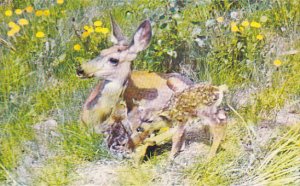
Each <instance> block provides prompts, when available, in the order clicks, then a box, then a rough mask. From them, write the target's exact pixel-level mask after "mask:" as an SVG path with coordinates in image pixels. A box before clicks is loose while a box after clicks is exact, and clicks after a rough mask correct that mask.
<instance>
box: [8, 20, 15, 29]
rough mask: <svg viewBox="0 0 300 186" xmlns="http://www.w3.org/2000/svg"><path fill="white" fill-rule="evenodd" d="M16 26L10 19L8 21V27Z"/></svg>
mask: <svg viewBox="0 0 300 186" xmlns="http://www.w3.org/2000/svg"><path fill="white" fill-rule="evenodd" d="M16 26H17V24H16V23H15V22H12V21H10V22H9V23H8V27H9V28H14V27H16Z"/></svg>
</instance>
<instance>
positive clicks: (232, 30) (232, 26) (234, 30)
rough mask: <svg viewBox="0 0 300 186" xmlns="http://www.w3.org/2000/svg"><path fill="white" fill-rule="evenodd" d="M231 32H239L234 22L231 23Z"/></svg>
mask: <svg viewBox="0 0 300 186" xmlns="http://www.w3.org/2000/svg"><path fill="white" fill-rule="evenodd" d="M230 25H231V32H238V31H239V27H238V26H237V25H236V23H235V22H231V24H230Z"/></svg>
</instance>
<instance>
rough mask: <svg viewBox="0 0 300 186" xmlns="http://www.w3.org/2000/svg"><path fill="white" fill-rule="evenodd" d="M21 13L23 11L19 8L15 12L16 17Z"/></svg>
mask: <svg viewBox="0 0 300 186" xmlns="http://www.w3.org/2000/svg"><path fill="white" fill-rule="evenodd" d="M22 12H23V11H22V10H21V9H19V8H18V9H16V10H15V13H16V14H17V15H20V14H22Z"/></svg>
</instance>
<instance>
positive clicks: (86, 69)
mask: <svg viewBox="0 0 300 186" xmlns="http://www.w3.org/2000/svg"><path fill="white" fill-rule="evenodd" d="M111 24H112V38H113V41H114V45H113V46H112V47H110V48H108V49H104V50H102V51H101V53H100V55H99V56H98V57H96V58H94V59H93V60H91V61H89V62H87V63H84V64H82V65H81V67H80V68H79V69H77V74H78V76H80V77H83V78H91V77H97V78H100V79H102V81H101V82H100V83H99V84H97V86H96V87H95V88H94V90H93V91H92V92H91V94H90V95H89V97H88V98H87V100H86V101H85V103H84V106H83V111H82V114H81V120H82V121H83V123H84V124H86V125H87V126H89V127H97V126H98V125H101V124H102V123H103V122H104V121H105V120H106V119H107V118H108V117H109V116H110V114H111V111H112V109H113V108H114V107H115V106H116V103H117V102H118V100H119V97H120V96H121V94H122V93H124V99H125V102H126V105H127V107H128V112H130V113H131V115H132V116H134V117H132V122H131V123H132V124H133V125H132V126H131V128H132V130H136V127H135V125H134V124H135V123H139V121H135V120H139V117H137V115H138V114H139V113H138V112H137V110H138V109H137V108H136V107H137V105H136V104H135V101H138V102H139V103H140V104H139V106H142V107H143V108H144V110H145V111H149V110H160V109H161V108H162V107H163V106H164V105H165V104H166V103H167V102H168V100H169V99H170V98H171V96H172V95H173V94H174V90H177V89H183V88H185V87H186V86H187V85H189V84H192V82H191V81H190V80H189V79H188V78H185V77H183V76H181V75H179V74H177V73H171V74H160V73H153V72H147V71H132V69H131V67H132V61H133V60H134V59H135V58H136V57H137V54H138V53H139V52H140V51H142V50H144V49H145V48H146V47H147V46H148V44H149V42H150V40H151V36H152V33H151V24H150V21H148V20H145V21H143V22H142V23H141V24H140V26H139V27H138V29H137V30H136V32H135V34H134V35H133V38H132V40H131V42H127V40H126V38H125V37H124V35H123V34H122V31H121V29H120V27H119V26H118V25H117V24H116V22H115V21H114V19H113V18H112V17H111ZM141 103H142V105H141ZM134 113H136V114H134Z"/></svg>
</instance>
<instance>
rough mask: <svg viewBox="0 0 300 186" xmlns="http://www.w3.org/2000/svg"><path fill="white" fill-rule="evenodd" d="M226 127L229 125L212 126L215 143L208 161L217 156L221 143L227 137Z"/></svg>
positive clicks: (214, 124)
mask: <svg viewBox="0 0 300 186" xmlns="http://www.w3.org/2000/svg"><path fill="white" fill-rule="evenodd" d="M226 126H227V123H213V124H212V125H210V132H211V135H212V137H213V143H212V146H211V148H210V151H209V154H208V159H211V158H213V157H214V156H215V155H216V153H217V150H218V148H219V146H220V143H221V141H222V140H223V139H224V137H225V131H226Z"/></svg>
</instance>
